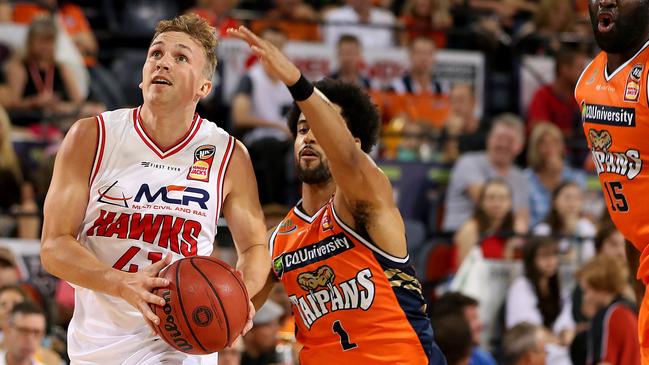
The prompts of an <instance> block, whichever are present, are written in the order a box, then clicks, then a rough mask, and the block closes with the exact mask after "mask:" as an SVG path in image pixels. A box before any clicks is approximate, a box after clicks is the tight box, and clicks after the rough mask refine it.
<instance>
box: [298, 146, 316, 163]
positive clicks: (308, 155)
mask: <svg viewBox="0 0 649 365" xmlns="http://www.w3.org/2000/svg"><path fill="white" fill-rule="evenodd" d="M319 157H320V156H319V155H318V153H317V152H316V151H314V150H312V149H310V148H308V147H306V148H304V149H302V151H300V158H304V159H307V160H312V159H317V158H319Z"/></svg>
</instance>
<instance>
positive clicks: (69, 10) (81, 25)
mask: <svg viewBox="0 0 649 365" xmlns="http://www.w3.org/2000/svg"><path fill="white" fill-rule="evenodd" d="M61 14H62V15H63V17H64V18H71V19H72V20H74V21H73V22H67V21H66V22H65V29H66V30H67V31H68V34H70V35H74V34H77V33H85V32H91V31H92V29H91V28H90V24H89V23H88V19H87V18H86V14H84V13H83V10H82V9H81V7H79V6H78V5H74V4H66V5H65V6H64V7H63V8H62V9H61Z"/></svg>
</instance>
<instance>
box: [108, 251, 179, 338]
mask: <svg viewBox="0 0 649 365" xmlns="http://www.w3.org/2000/svg"><path fill="white" fill-rule="evenodd" d="M169 263H171V254H170V253H167V255H166V256H165V257H164V259H162V260H160V261H158V262H156V263H155V264H153V265H151V266H148V267H146V268H144V269H142V270H140V271H138V272H135V273H125V278H124V280H122V282H121V285H120V287H119V292H118V293H119V296H120V297H121V298H122V299H124V300H125V301H127V302H128V303H129V304H130V305H132V306H133V307H135V308H136V309H137V310H139V311H140V313H142V316H143V317H144V320H145V322H146V323H147V325H148V326H149V327H150V328H151V331H152V332H153V333H155V334H157V333H158V331H157V330H156V328H157V325H158V324H160V318H158V316H156V315H155V314H154V313H153V311H152V310H151V307H150V304H153V305H160V306H163V305H164V304H165V301H164V299H162V298H161V297H159V296H157V295H155V294H153V293H152V292H153V291H154V290H155V289H156V288H163V287H166V286H168V285H169V280H167V279H164V278H160V277H158V274H159V273H160V270H162V269H163V268H165V267H166V266H167V265H169Z"/></svg>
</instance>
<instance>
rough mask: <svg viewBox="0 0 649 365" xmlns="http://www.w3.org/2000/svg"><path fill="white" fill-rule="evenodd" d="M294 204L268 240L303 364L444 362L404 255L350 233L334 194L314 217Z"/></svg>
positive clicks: (382, 364) (377, 364) (418, 289)
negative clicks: (288, 305)
mask: <svg viewBox="0 0 649 365" xmlns="http://www.w3.org/2000/svg"><path fill="white" fill-rule="evenodd" d="M299 206H300V205H299V204H298V206H296V207H295V208H294V209H293V210H292V211H291V212H289V214H288V215H287V216H286V218H285V219H284V221H283V222H282V223H281V224H280V225H279V226H278V227H277V228H276V229H275V231H274V232H273V234H272V236H271V239H270V245H271V252H272V257H273V270H274V272H275V275H276V276H277V278H278V279H279V280H281V282H282V283H283V284H284V287H285V288H286V292H287V294H288V296H289V298H290V300H291V303H292V305H293V313H294V315H295V321H296V325H297V326H296V327H297V339H298V341H299V342H300V343H301V344H302V345H304V347H303V349H302V350H301V352H300V364H302V365H320V364H322V365H324V364H327V365H329V364H354V365H361V364H373V365H388V364H390V365H393V364H401V365H410V364H412V365H415V364H417V365H421V364H435V365H437V364H440V365H441V364H445V361H444V359H443V355H442V354H441V352H440V351H439V348H438V347H437V346H435V344H434V343H433V332H432V329H431V325H430V321H429V319H428V317H427V316H426V314H425V304H424V299H423V297H422V293H421V285H420V284H419V281H418V280H417V278H415V276H414V270H413V269H412V266H411V265H410V262H409V261H410V260H409V258H408V257H405V258H397V257H394V256H391V255H389V254H387V253H386V252H383V251H382V250H381V249H380V248H378V247H376V246H375V245H374V244H373V243H372V242H370V241H369V240H368V239H367V238H364V237H362V236H361V235H360V234H358V233H357V232H354V231H353V230H352V229H351V228H349V227H348V226H347V225H346V224H345V223H344V222H342V221H341V220H340V218H339V217H338V216H337V215H336V212H335V210H334V206H333V199H332V200H331V201H330V202H329V203H327V204H326V205H325V206H323V207H322V208H321V209H320V210H319V211H318V212H317V213H315V215H313V216H312V217H309V216H308V215H306V214H305V213H304V212H302V211H301V210H300V209H299V208H298V207H299Z"/></svg>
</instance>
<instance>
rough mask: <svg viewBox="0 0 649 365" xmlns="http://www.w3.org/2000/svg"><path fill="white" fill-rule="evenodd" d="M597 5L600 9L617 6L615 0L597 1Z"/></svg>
mask: <svg viewBox="0 0 649 365" xmlns="http://www.w3.org/2000/svg"><path fill="white" fill-rule="evenodd" d="M597 3H598V5H599V6H600V7H602V8H610V7H613V6H616V5H617V0H597Z"/></svg>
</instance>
